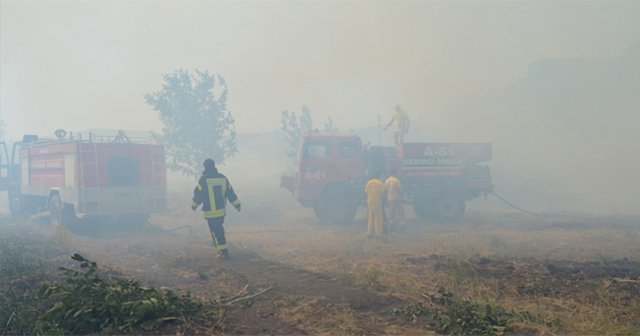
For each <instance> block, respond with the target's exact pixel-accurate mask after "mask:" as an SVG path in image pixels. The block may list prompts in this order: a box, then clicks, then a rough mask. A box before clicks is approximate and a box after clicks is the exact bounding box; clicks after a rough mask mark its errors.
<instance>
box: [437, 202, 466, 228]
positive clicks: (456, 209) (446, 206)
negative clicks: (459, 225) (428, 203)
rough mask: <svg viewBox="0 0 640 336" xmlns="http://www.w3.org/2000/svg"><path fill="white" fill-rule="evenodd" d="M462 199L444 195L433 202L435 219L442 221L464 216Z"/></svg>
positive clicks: (464, 205)
mask: <svg viewBox="0 0 640 336" xmlns="http://www.w3.org/2000/svg"><path fill="white" fill-rule="evenodd" d="M465 207H466V204H465V202H464V200H462V199H459V198H457V197H454V196H445V197H443V198H441V199H439V200H438V201H437V202H436V204H435V216H436V219H437V220H439V221H443V222H451V221H456V220H459V219H461V218H462V216H464V210H465Z"/></svg>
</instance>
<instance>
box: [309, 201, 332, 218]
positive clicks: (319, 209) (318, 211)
mask: <svg viewBox="0 0 640 336" xmlns="http://www.w3.org/2000/svg"><path fill="white" fill-rule="evenodd" d="M327 212H328V211H327V206H326V204H325V202H321V201H319V202H317V203H316V204H314V205H313V213H314V214H315V215H316V217H318V219H319V220H321V221H326V220H328V219H329V218H328V217H327Z"/></svg>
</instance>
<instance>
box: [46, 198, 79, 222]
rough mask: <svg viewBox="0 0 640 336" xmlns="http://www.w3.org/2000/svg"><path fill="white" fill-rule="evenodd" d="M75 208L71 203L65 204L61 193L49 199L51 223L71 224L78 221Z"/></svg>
mask: <svg viewBox="0 0 640 336" xmlns="http://www.w3.org/2000/svg"><path fill="white" fill-rule="evenodd" d="M77 220H78V218H77V217H76V213H75V210H74V208H73V206H72V205H70V204H63V203H62V199H61V198H60V195H53V196H51V198H50V199H49V224H51V225H54V224H57V225H66V226H70V225H72V224H75V223H76V222H77Z"/></svg>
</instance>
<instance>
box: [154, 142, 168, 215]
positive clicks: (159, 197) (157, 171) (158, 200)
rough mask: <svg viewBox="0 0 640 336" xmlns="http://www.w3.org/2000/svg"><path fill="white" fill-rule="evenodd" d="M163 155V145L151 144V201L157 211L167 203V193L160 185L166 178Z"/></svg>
mask: <svg viewBox="0 0 640 336" xmlns="http://www.w3.org/2000/svg"><path fill="white" fill-rule="evenodd" d="M163 157H164V147H163V146H156V145H154V146H151V201H152V202H153V203H152V204H153V210H155V211H157V210H161V209H162V208H164V206H165V204H166V193H165V192H164V190H163V191H162V192H160V191H159V189H160V187H159V186H161V185H164V181H165V179H166V176H165V162H164V160H162V158H163Z"/></svg>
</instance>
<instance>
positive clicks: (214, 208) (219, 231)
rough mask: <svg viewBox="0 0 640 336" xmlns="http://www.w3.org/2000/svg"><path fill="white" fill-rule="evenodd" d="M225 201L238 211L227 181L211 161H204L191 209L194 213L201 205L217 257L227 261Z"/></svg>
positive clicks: (237, 202)
mask: <svg viewBox="0 0 640 336" xmlns="http://www.w3.org/2000/svg"><path fill="white" fill-rule="evenodd" d="M227 200H228V201H229V202H230V203H231V204H232V205H233V206H234V207H235V208H236V210H237V211H240V209H241V206H240V199H238V196H237V195H236V193H235V191H233V187H231V183H229V179H228V178H227V177H226V176H224V175H222V174H220V173H219V172H218V169H217V168H216V164H215V162H214V161H213V160H211V159H206V160H204V172H203V173H202V177H200V181H199V182H198V185H197V186H196V187H195V188H194V189H193V204H192V205H191V209H193V210H194V211H195V210H196V208H197V207H198V206H199V205H200V204H202V211H203V212H204V218H205V219H206V220H207V223H208V224H209V231H210V232H211V237H212V238H213V244H214V245H215V246H216V249H217V251H218V257H219V258H221V259H229V250H228V249H227V240H226V239H225V237H224V226H223V224H224V216H225V215H226V209H225V206H226V205H227Z"/></svg>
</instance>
